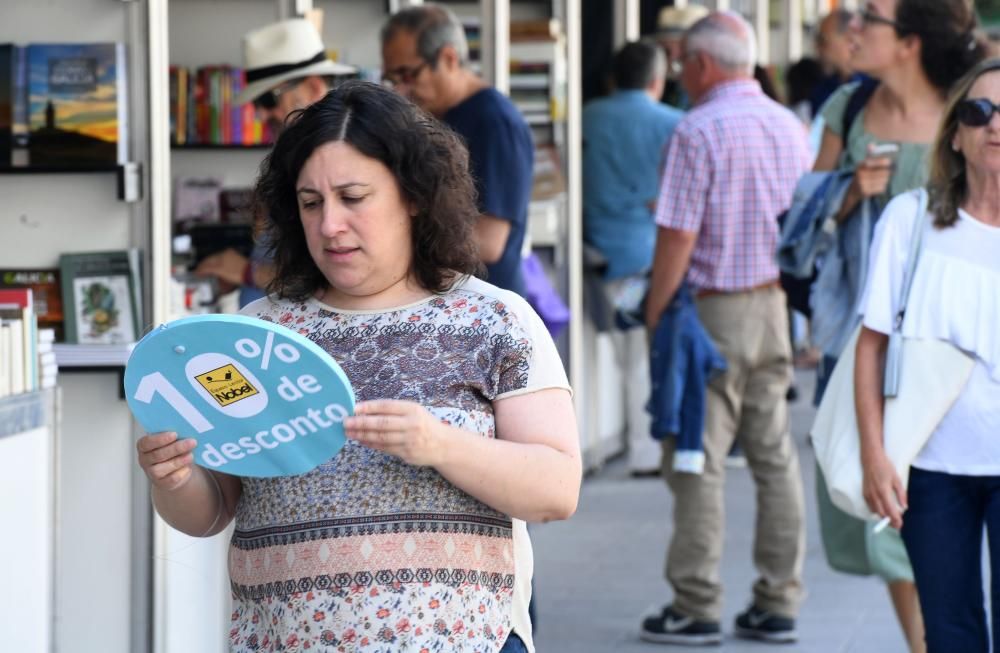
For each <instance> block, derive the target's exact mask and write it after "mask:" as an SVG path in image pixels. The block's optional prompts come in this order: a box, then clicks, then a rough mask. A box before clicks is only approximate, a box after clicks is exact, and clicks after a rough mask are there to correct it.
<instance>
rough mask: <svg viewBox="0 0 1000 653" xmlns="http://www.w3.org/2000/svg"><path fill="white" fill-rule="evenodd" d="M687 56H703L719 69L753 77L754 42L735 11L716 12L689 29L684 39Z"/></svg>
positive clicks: (749, 27) (755, 56)
mask: <svg viewBox="0 0 1000 653" xmlns="http://www.w3.org/2000/svg"><path fill="white" fill-rule="evenodd" d="M685 39H686V40H685V43H686V45H685V49H686V51H687V52H703V53H705V54H707V55H708V56H710V57H711V58H712V59H714V60H715V61H716V62H717V63H718V64H719V65H720V66H721V67H722V68H725V69H726V70H730V71H734V72H736V71H738V72H742V73H747V74H753V69H754V65H756V63H757V39H756V37H755V36H754V32H753V28H752V27H751V26H750V23H748V22H747V21H746V19H744V18H743V16H740V15H739V14H738V13H736V12H734V11H718V12H713V13H712V14H709V15H708V16H706V17H705V18H702V19H701V20H699V21H698V22H697V23H695V24H694V25H692V26H691V29H689V30H688V31H687V35H686V36H685Z"/></svg>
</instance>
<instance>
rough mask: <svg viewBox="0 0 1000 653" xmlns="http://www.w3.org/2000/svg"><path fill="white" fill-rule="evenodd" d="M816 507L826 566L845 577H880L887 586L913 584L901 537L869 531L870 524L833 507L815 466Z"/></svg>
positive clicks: (891, 531) (894, 532)
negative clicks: (890, 584)
mask: <svg viewBox="0 0 1000 653" xmlns="http://www.w3.org/2000/svg"><path fill="white" fill-rule="evenodd" d="M816 505H817V507H818V509H819V530H820V536H821V538H822V540H823V551H824V552H825V553H826V561H827V563H829V565H830V566H831V567H832V568H833V569H835V570H837V571H842V572H844V573H846V574H857V575H859V576H870V575H872V574H874V575H876V576H878V577H880V578H882V579H883V580H885V581H886V582H887V583H891V582H894V581H900V580H906V581H910V582H911V583H912V582H913V569H912V568H911V567H910V559H909V557H908V556H907V555H906V547H905V546H903V538H902V537H900V535H899V531H897V530H896V529H894V528H886V529H885V530H883V531H882V532H880V533H875V532H873V530H872V529H874V527H875V524H876V523H877V522H873V521H862V520H860V519H857V518H856V517H852V516H851V515H848V514H847V513H846V512H844V511H843V510H841V509H840V508H838V507H837V506H835V505H833V501H832V500H831V499H830V493H829V492H828V491H827V489H826V479H824V478H823V472H822V471H821V470H820V468H819V465H816Z"/></svg>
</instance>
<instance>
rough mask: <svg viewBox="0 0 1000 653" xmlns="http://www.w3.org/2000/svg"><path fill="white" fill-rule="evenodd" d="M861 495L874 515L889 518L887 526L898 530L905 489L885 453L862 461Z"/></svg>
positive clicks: (904, 501) (900, 524)
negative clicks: (862, 494) (862, 482)
mask: <svg viewBox="0 0 1000 653" xmlns="http://www.w3.org/2000/svg"><path fill="white" fill-rule="evenodd" d="M861 465H862V469H863V470H864V484H863V493H864V497H865V502H866V503H867V504H868V508H869V509H871V511H872V512H874V513H875V514H876V515H880V516H882V517H888V518H889V525H890V526H892V527H893V528H896V529H899V528H901V527H902V525H903V512H904V511H905V510H906V488H904V487H903V481H902V480H900V478H899V474H897V473H896V468H895V467H893V465H892V461H891V460H889V457H888V456H886V455H885V452H884V451H883V452H881V453H879V454H875V455H872V456H869V457H868V458H867V459H863V460H862V463H861Z"/></svg>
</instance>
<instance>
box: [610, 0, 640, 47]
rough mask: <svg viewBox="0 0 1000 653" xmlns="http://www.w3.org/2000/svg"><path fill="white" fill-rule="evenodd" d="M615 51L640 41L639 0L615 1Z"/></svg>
mask: <svg viewBox="0 0 1000 653" xmlns="http://www.w3.org/2000/svg"><path fill="white" fill-rule="evenodd" d="M614 21H615V28H614V29H615V32H614V46H615V51H617V50H618V49H619V48H620V47H622V46H623V45H625V44H626V43H628V42H630V41H636V40H638V39H639V0H615V8H614Z"/></svg>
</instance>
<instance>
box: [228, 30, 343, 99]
mask: <svg viewBox="0 0 1000 653" xmlns="http://www.w3.org/2000/svg"><path fill="white" fill-rule="evenodd" d="M243 66H244V68H246V75H247V85H246V88H244V89H243V91H242V92H241V93H240V94H239V95H238V96H237V98H236V102H237V103H239V104H243V103H245V102H250V101H251V100H253V99H255V98H256V97H257V96H259V95H261V94H262V93H265V92H266V91H269V90H271V89H272V88H274V87H276V86H278V85H279V84H281V83H282V82H286V81H288V80H290V79H297V78H299V77H309V76H310V75H346V74H349V73H353V72H355V70H356V69H355V68H354V66H348V65H345V64H342V63H337V62H335V61H331V60H330V59H329V58H328V57H327V56H326V48H325V47H323V40H322V39H321V38H320V36H319V33H318V32H317V31H316V28H315V27H313V26H312V23H310V22H309V21H308V20H306V19H305V18H292V19H290V20H283V21H281V22H278V23H274V24H272V25H268V26H266V27H261V28H260V29H256V30H254V31H252V32H249V33H248V34H247V35H246V36H244V37H243Z"/></svg>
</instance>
